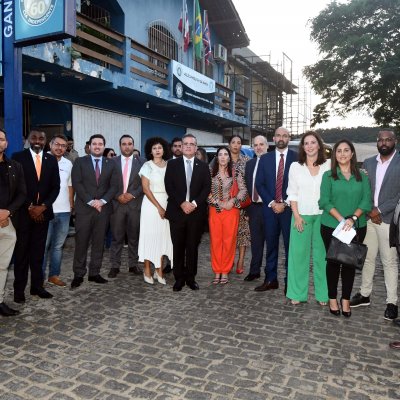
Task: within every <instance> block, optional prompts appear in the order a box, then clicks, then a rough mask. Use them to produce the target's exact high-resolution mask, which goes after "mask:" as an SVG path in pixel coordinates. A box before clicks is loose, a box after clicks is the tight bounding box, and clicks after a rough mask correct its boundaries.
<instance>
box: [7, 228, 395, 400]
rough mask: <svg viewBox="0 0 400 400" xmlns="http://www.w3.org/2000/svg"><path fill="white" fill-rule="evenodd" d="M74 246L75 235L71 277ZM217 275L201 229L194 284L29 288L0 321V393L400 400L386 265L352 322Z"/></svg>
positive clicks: (125, 282)
mask: <svg viewBox="0 0 400 400" xmlns="http://www.w3.org/2000/svg"><path fill="white" fill-rule="evenodd" d="M125 252H126V250H124V257H126V255H125ZM72 254H73V240H72V239H68V242H67V245H66V249H65V257H64V264H63V273H62V278H64V279H65V280H67V281H68V282H70V281H71V278H72V271H71V268H72ZM246 265H247V266H248V255H247V263H246ZM108 269H109V264H108V254H107V253H106V254H105V263H104V266H103V275H104V276H106V275H107V272H108ZM10 275H12V274H10ZM211 277H212V274H211V269H210V255H209V244H208V236H207V235H205V236H204V238H203V243H202V246H201V255H200V266H199V273H198V282H199V284H200V287H201V290H199V291H196V292H194V291H191V290H190V289H189V288H184V289H183V291H182V292H179V293H174V292H173V291H172V283H173V282H172V279H173V278H172V276H171V275H169V276H168V277H167V280H168V286H167V287H163V286H161V285H159V284H155V285H154V286H150V285H147V284H145V283H144V282H143V279H142V278H141V277H140V276H134V275H132V274H129V273H128V272H126V270H125V269H123V270H122V272H121V273H120V274H119V275H118V277H117V279H115V280H113V281H112V282H109V283H108V284H106V285H98V284H94V283H88V282H87V281H85V283H84V284H83V286H82V287H81V288H79V289H77V290H75V291H71V290H69V288H54V287H52V288H50V289H49V290H50V291H51V292H52V293H53V294H54V295H55V297H54V299H52V300H37V301H35V300H33V299H32V298H30V296H29V295H27V302H26V305H25V306H23V307H22V308H21V315H20V316H19V317H16V318H1V319H0V335H1V345H0V399H2V400H6V399H7V400H8V399H12V400H19V399H35V400H49V399H52V400H67V399H96V400H124V399H156V400H167V399H192V400H203V399H204V400H208V399H210V400H228V399H241V400H263V399H276V400H278V399H299V400H313V399H318V400H319V399H353V400H363V399H374V400H375V399H400V379H399V373H400V360H399V357H400V352H396V351H395V350H391V349H389V347H388V343H389V342H390V341H391V340H395V339H399V340H400V331H399V329H398V328H396V327H395V326H394V324H392V323H390V322H387V321H385V320H384V319H383V312H384V309H385V304H384V299H385V295H384V289H383V277H382V271H381V268H379V269H378V272H377V277H376V279H377V284H376V287H375V290H374V294H373V297H372V304H371V306H370V307H362V308H361V309H356V310H353V316H352V317H351V318H350V319H345V318H344V317H342V316H341V317H335V316H331V315H330V314H329V311H328V308H327V307H321V306H319V305H317V303H316V302H315V301H314V299H312V297H311V296H310V299H309V302H308V303H305V304H301V305H299V306H292V305H289V304H288V303H287V302H286V301H285V299H284V296H283V292H282V290H281V289H279V290H275V291H272V292H264V293H256V292H254V291H253V289H254V287H255V286H256V285H257V284H259V282H260V281H256V282H243V276H238V275H236V274H232V275H231V282H230V284H229V285H226V286H225V287H223V286H217V287H215V286H212V285H210V281H211ZM359 280H360V276H359V275H358V276H357V281H356V284H355V288H357V287H358V284H359ZM8 288H11V279H10V281H9V284H8ZM27 293H29V292H28V291H27ZM8 300H9V304H10V305H13V304H14V303H13V302H12V301H11V291H10V290H9V292H8Z"/></svg>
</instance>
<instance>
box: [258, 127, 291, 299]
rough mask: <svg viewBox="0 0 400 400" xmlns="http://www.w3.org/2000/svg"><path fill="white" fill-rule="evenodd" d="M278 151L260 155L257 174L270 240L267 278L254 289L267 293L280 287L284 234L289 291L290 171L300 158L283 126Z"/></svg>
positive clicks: (276, 139)
mask: <svg viewBox="0 0 400 400" xmlns="http://www.w3.org/2000/svg"><path fill="white" fill-rule="evenodd" d="M273 139H274V142H275V145H276V148H275V151H273V152H271V153H267V154H264V155H263V156H262V157H261V158H260V162H259V164H258V169H257V175H256V189H257V192H258V195H259V196H260V197H261V199H262V201H263V215H264V226H265V239H266V242H267V265H266V267H265V280H264V283H263V284H262V285H260V286H257V287H256V288H255V289H254V290H255V291H256V292H264V291H266V290H273V289H278V288H279V283H278V252H279V236H280V234H281V233H282V236H283V243H284V245H285V253H286V259H285V294H286V281H287V265H288V264H287V263H288V251H289V238H290V221H291V218H292V210H291V209H290V206H289V204H288V202H287V201H286V198H287V194H286V190H287V186H288V174H289V168H290V165H291V164H292V162H294V161H297V154H296V153H295V152H294V151H292V150H289V149H288V145H289V141H290V132H289V131H288V130H287V129H286V128H283V127H280V128H278V129H277V130H276V131H275V135H274V138H273Z"/></svg>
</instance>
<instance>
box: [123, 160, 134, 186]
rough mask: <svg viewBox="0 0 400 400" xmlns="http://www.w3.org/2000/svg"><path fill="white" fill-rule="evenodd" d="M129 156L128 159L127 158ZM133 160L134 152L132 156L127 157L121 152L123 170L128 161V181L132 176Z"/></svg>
mask: <svg viewBox="0 0 400 400" xmlns="http://www.w3.org/2000/svg"><path fill="white" fill-rule="evenodd" d="M126 158H128V161H127V160H126ZM132 160H133V154H132V155H131V156H130V157H125V156H123V155H122V154H121V170H122V171H124V167H125V163H126V162H128V163H129V164H128V177H127V179H128V182H129V178H130V176H131V171H132Z"/></svg>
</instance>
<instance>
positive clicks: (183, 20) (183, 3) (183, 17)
mask: <svg viewBox="0 0 400 400" xmlns="http://www.w3.org/2000/svg"><path fill="white" fill-rule="evenodd" d="M181 33H182V50H181V63H182V64H183V63H184V61H183V54H184V53H185V51H184V47H185V0H182V32H181Z"/></svg>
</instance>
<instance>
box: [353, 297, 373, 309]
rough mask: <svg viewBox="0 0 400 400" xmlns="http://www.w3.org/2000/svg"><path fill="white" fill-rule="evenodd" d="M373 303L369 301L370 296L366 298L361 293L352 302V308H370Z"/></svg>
mask: <svg viewBox="0 0 400 400" xmlns="http://www.w3.org/2000/svg"><path fill="white" fill-rule="evenodd" d="M370 304H371V302H370V301H369V296H368V297H364V296H363V295H362V294H361V293H357V294H355V295H354V296H353V297H352V298H351V300H350V307H353V308H356V307H360V306H369V305H370Z"/></svg>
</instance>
